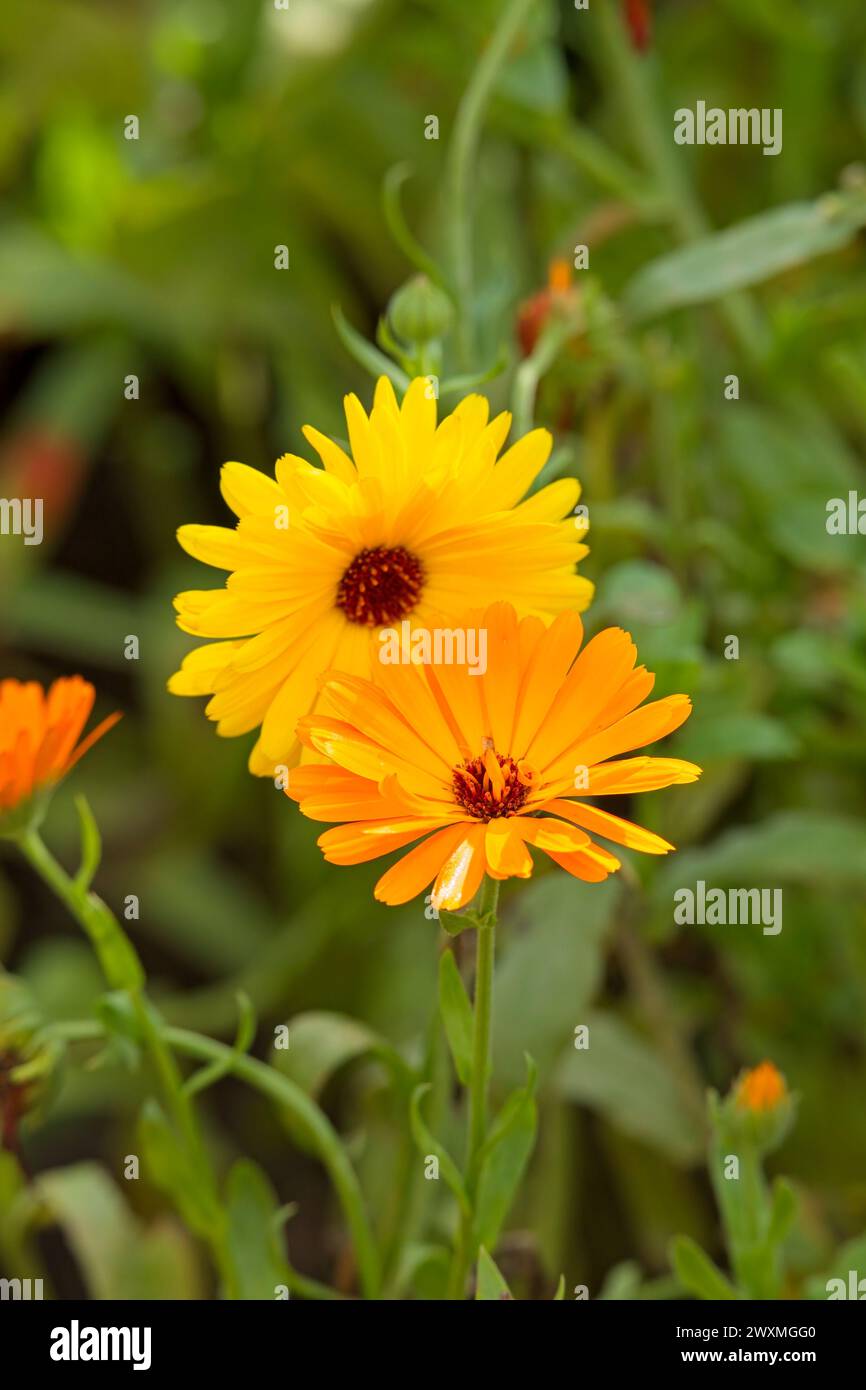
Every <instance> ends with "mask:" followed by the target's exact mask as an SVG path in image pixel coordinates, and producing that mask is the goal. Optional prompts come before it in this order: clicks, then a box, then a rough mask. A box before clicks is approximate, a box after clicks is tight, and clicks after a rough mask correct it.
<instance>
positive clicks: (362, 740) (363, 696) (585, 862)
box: [288, 603, 700, 910]
mask: <svg viewBox="0 0 866 1390" xmlns="http://www.w3.org/2000/svg"><path fill="white" fill-rule="evenodd" d="M474 630H475V631H477V632H483V633H484V634H485V638H486V653H487V660H486V669H485V670H484V671H483V673H480V674H478V673H476V674H473V670H472V668H471V667H470V666H469V665H467V664H463V665H458V664H448V663H447V662H441V663H439V664H433V663H427V664H422V663H418V662H413V661H411V660H409V661H406V662H405V663H404V662H401V663H399V664H388V665H385V664H382V663H376V665H375V666H374V667H373V672H372V679H365V678H362V677H360V676H356V675H351V674H347V675H342V674H339V673H332V674H331V675H330V676H328V677H327V678H326V679H325V680H324V681H323V685H322V700H321V702H320V705H319V708H318V709H317V710H316V711H315V713H313V714H311V715H308V716H307V717H306V718H304V719H302V720H301V723H300V726H299V733H300V735H301V738H302V740H303V742H304V744H305V745H306V747H307V748H308V749H309V750H310V752H309V754H308V755H307V757H308V758H312V759H314V761H312V762H309V761H306V762H305V763H304V764H303V765H302V766H301V767H299V768H297V769H296V771H294V772H293V773H292V774H291V778H290V782H289V787H288V795H289V796H291V797H293V798H294V799H295V800H296V801H298V802H299V803H300V808H301V811H302V812H303V813H304V814H305V815H307V816H310V817H311V818H312V819H313V820H323V821H336V822H340V824H338V825H337V826H336V827H335V828H334V829H332V830H327V831H325V833H324V834H323V835H322V836H321V837H320V839H319V845H320V846H321V848H322V850H323V851H324V854H325V858H326V859H328V860H329V861H330V862H331V863H334V864H358V863H361V862H363V861H365V860H369V859H376V858H378V857H379V856H380V855H383V854H389V853H390V852H391V851H393V850H399V849H403V848H404V847H405V846H407V845H410V844H414V842H415V841H416V840H417V841H420V842H421V843H420V844H418V845H416V846H415V848H414V849H412V850H410V851H409V853H408V854H406V855H405V856H404V857H403V858H402V859H400V860H399V861H398V862H397V863H396V864H395V865H394V866H393V867H392V868H390V869H388V871H387V872H386V873H385V874H384V875H383V876H382V878H380V879H379V882H378V883H377V885H376V897H377V898H379V899H380V900H381V901H382V902H386V903H392V904H396V903H402V902H406V901H408V900H409V899H410V898H412V897H414V896H415V895H416V894H418V893H421V892H423V891H424V890H425V889H426V888H427V887H428V886H429V885H430V883H431V882H432V883H433V884H434V887H433V894H432V902H433V905H434V906H435V907H437V908H446V909H452V910H453V909H456V908H459V907H462V906H463V905H464V904H466V903H467V902H469V900H470V899H471V898H472V896H473V895H474V893H475V892H476V890H477V888H478V886H479V884H480V883H481V880H482V877H483V876H484V874H485V873H488V874H490V875H491V876H492V877H493V878H496V879H505V878H510V877H512V876H514V877H518V878H528V877H529V876H530V874H531V873H532V867H533V865H532V858H531V856H530V852H529V849H530V846H531V847H533V848H535V849H537V850H543V851H544V852H545V853H547V854H548V855H549V856H550V857H551V859H553V860H554V861H555V862H556V863H557V864H559V865H560V866H561V867H562V868H563V869H566V870H567V871H568V872H569V873H571V874H574V875H575V877H576V878H581V879H585V880H587V881H589V882H592V883H597V882H599V881H601V880H602V879H605V878H607V876H608V874H610V873H612V872H613V871H614V870H616V869H618V868H619V867H620V863H619V860H618V859H616V858H615V856H614V855H613V854H612V853H611V852H610V850H608V849H605V848H603V847H602V846H601V845H599V844H596V842H595V840H594V839H593V838H592V837H593V836H595V835H598V836H601V837H602V838H604V839H607V840H612V841H614V843H616V844H621V845H627V846H628V847H629V848H631V849H637V850H643V851H644V852H645V853H647V854H666V853H667V852H668V850H670V849H672V848H673V846H672V845H669V844H668V843H667V841H666V840H663V839H661V838H660V837H659V836H658V835H655V834H653V833H652V832H651V831H649V830H644V829H642V828H641V827H640V826H637V825H632V824H631V823H630V822H629V821H625V820H622V819H620V817H619V816H615V815H612V814H611V813H610V812H608V811H603V810H600V809H599V808H598V807H596V806H591V805H589V804H588V802H586V801H584V800H582V799H580V798H579V797H578V796H576V795H575V793H576V791H577V790H578V789H579V790H580V791H581V792H584V793H585V794H586V795H588V796H592V797H601V796H611V795H623V794H627V793H631V792H641V791H651V790H653V789H655V788H657V787H667V786H670V785H671V784H672V783H675V782H693V781H695V779H696V778H697V777H698V776H699V774H700V768H698V767H696V766H695V765H694V763H687V762H683V761H681V760H679V759H676V758H656V757H637V758H625V759H619V758H618V755H619V754H621V753H628V752H631V751H632V750H634V749H636V748H642V747H644V746H645V745H646V744H648V743H653V742H654V741H655V740H656V739H658V738H661V737H663V735H665V734H668V733H670V732H671V731H672V730H673V729H676V728H678V727H679V725H680V724H682V723H683V721H684V720H685V719H687V718H688V715H689V714H690V712H691V702H690V701H689V699H688V697H687V696H685V695H669V696H668V697H667V698H665V699H662V700H656V701H655V702H653V703H652V704H648V705H642V701H643V700H644V699H645V698H646V696H647V695H649V693H650V691H651V689H652V686H653V680H654V677H653V676H652V675H651V674H650V673H649V672H648V671H647V670H646V669H645V668H644V667H643V666H638V667H635V659H636V656H637V652H636V649H635V646H634V644H633V642H632V640H631V638H630V636H629V634H628V633H627V632H623V630H622V629H621V628H607V629H606V630H605V631H604V632H600V633H599V634H598V635H597V636H596V637H594V638H593V639H592V640H591V641H590V642H588V643H587V644H586V646H585V647H583V649H582V650H581V644H582V640H583V626H582V623H581V620H580V617H579V616H578V614H577V613H574V612H569V613H562V614H559V615H558V616H557V617H556V618H555V619H554V620H553V621H552V623H550V624H549V625H548V624H546V623H545V622H543V621H542V620H541V619H540V618H538V617H536V616H529V617H524V618H522V619H520V618H518V615H517V613H516V612H515V610H514V608H513V607H512V606H511V605H510V604H507V603H496V604H493V605H491V606H490V607H489V608H488V609H487V610H486V612H484V613H483V614H481V615H479V617H478V618H477V627H476V628H475V629H474ZM639 706H641V707H640V708H639Z"/></svg>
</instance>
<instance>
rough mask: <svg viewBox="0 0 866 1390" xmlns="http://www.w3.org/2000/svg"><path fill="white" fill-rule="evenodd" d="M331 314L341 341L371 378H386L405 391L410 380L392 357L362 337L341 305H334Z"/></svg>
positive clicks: (399, 389)
mask: <svg viewBox="0 0 866 1390" xmlns="http://www.w3.org/2000/svg"><path fill="white" fill-rule="evenodd" d="M331 313H332V315H333V319H334V323H335V325H336V328H337V332H338V334H339V336H340V341H341V343H342V344H343V346H344V348H345V349H346V351H347V352H348V353H349V354H350V356H352V357H354V359H355V361H356V362H359V363H360V365H361V366H362V367H364V368H365V369H366V370H367V371H368V372H369V373H370V375H371V376H374V377H380V376H386V377H388V379H389V381H391V382H392V383H393V384H394V386H396V387H397V389H398V391H405V390H406V388H407V387H408V385H409V378H408V376H407V375H406V373H405V372H404V371H403V370H402V368H401V367H398V366H397V364H396V362H392V361H391V359H390V357H386V356H385V354H384V352H380V351H379V349H378V348H377V347H374V346H373V344H372V343H368V342H367V339H366V338H364V337H362V336H361V334H360V333H359V332H358V330H357V329H356V328H353V327H352V325H351V324H350V323H349V322H348V321H347V319H346V318H345V316H344V314H343V311H342V309H341V308H340V307H339V305H337V304H335V305H333V306H332V309H331Z"/></svg>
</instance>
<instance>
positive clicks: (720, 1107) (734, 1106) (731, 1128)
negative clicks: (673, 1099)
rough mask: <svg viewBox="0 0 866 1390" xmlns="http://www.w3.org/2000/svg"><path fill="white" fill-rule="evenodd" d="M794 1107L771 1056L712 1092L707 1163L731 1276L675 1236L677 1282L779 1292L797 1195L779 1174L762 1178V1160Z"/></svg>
mask: <svg viewBox="0 0 866 1390" xmlns="http://www.w3.org/2000/svg"><path fill="white" fill-rule="evenodd" d="M794 1109H795V1100H794V1098H793V1097H792V1096H791V1095H790V1093H789V1091H788V1088H787V1085H786V1083H785V1079H784V1077H783V1076H782V1075H781V1073H780V1072H779V1071H778V1070H777V1068H776V1067H775V1066H774V1065H773V1063H772V1062H762V1063H761V1064H760V1065H759V1066H757V1067H755V1068H753V1069H752V1070H747V1071H744V1072H743V1073H742V1075H741V1076H740V1077H739V1078H738V1080H737V1081H736V1082H735V1083H734V1085H733V1086H732V1088H731V1090H730V1092H729V1094H728V1095H727V1096H726V1097H725V1098H724V1099H723V1100H722V1099H720V1098H719V1096H718V1095H717V1094H716V1093H715V1092H714V1091H711V1092H710V1095H709V1101H708V1111H709V1124H710V1145H709V1156H708V1167H709V1174H710V1180H711V1182H712V1185H713V1192H714V1193H715V1197H716V1202H717V1203H718V1208H719V1212H720V1215H721V1220H722V1228H723V1232H724V1239H725V1244H726V1247H727V1252H728V1258H729V1260H730V1265H731V1275H732V1278H731V1279H729V1278H727V1276H726V1275H724V1274H723V1273H722V1271H721V1270H720V1269H718V1267H717V1266H716V1265H715V1264H714V1263H713V1261H712V1260H711V1259H710V1257H709V1256H708V1255H707V1254H706V1253H705V1252H704V1251H703V1250H702V1249H701V1247H700V1246H699V1245H698V1244H697V1243H696V1242H695V1241H693V1240H691V1239H690V1238H689V1237H687V1236H680V1237H678V1238H677V1240H675V1241H674V1243H673V1246H672V1262H673V1266H674V1269H675V1270H676V1273H677V1276H678V1278H679V1281H680V1283H681V1284H682V1286H683V1288H685V1289H687V1290H688V1291H689V1292H690V1293H693V1294H695V1295H696V1296H697V1297H698V1298H705V1299H720V1298H721V1299H732V1298H755V1299H773V1298H780V1297H782V1286H783V1278H784V1273H785V1271H784V1263H783V1246H784V1242H785V1240H786V1238H787V1236H788V1234H789V1233H790V1230H791V1226H792V1224H793V1221H794V1218H795V1216H796V1212H797V1203H796V1198H795V1196H794V1192H793V1190H792V1188H791V1187H790V1185H789V1184H788V1183H787V1182H786V1181H785V1179H784V1178H777V1179H776V1180H775V1182H774V1183H773V1184H772V1186H771V1185H770V1184H768V1182H767V1180H766V1178H765V1176H764V1160H765V1158H766V1156H767V1155H768V1154H770V1153H772V1152H773V1150H774V1149H776V1148H778V1146H779V1145H780V1144H781V1143H782V1141H783V1139H784V1138H785V1135H786V1134H787V1132H788V1129H789V1128H790V1126H791V1123H792V1121H793V1117H794Z"/></svg>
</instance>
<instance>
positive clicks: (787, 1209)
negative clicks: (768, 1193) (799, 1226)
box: [767, 1178, 797, 1247]
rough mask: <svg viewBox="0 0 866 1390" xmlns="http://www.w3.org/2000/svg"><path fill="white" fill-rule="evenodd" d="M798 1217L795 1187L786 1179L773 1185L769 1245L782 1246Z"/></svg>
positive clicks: (779, 1180)
mask: <svg viewBox="0 0 866 1390" xmlns="http://www.w3.org/2000/svg"><path fill="white" fill-rule="evenodd" d="M796 1215H797V1196H796V1193H795V1192H794V1189H793V1187H792V1186H791V1184H790V1183H789V1182H786V1181H785V1179H784V1178H777V1179H776V1181H775V1182H774V1183H773V1195H772V1201H771V1206H770V1224H769V1226H768V1228H767V1244H768V1245H769V1246H771V1247H772V1246H775V1245H781V1243H782V1241H783V1240H784V1239H785V1237H786V1236H787V1234H788V1232H789V1231H790V1229H791V1227H792V1226H793V1224H794V1218H795V1216H796Z"/></svg>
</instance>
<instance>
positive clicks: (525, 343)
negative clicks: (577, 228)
mask: <svg viewBox="0 0 866 1390" xmlns="http://www.w3.org/2000/svg"><path fill="white" fill-rule="evenodd" d="M570 298H573V299H576V298H577V294H576V291H575V290H574V288H573V286H572V283H571V266H570V264H569V262H568V261H566V260H563V259H562V258H561V257H558V258H557V259H556V260H554V261H551V263H550V266H549V268H548V276H547V287H546V288H545V289H543V290H539V291H538V292H537V293H536V294H534V295H532V296H531V297H530V298H529V299H525V300H524V301H523V303H522V304H521V305H520V306H519V308H518V310H517V339H518V342H519V343H520V351H521V352H522V354H523V356H524V357H528V356H529V354H530V353H531V352H532V349H533V348H534V347H535V344H536V343H537V342H538V339H539V336H540V334H541V332H542V329H543V328H544V326H545V324H546V323H547V320H548V319H549V317H550V314H551V311H552V310H553V308H554V306H555V305H556V304H563V303H567V302H568V301H569V299H570Z"/></svg>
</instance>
